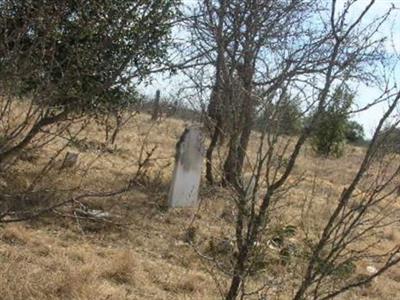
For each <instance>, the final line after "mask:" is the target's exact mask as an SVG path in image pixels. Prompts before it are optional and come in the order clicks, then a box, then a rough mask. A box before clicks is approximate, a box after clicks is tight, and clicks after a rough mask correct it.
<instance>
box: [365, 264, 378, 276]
mask: <svg viewBox="0 0 400 300" xmlns="http://www.w3.org/2000/svg"><path fill="white" fill-rule="evenodd" d="M367 272H368V273H370V274H375V273H376V272H378V270H377V269H376V268H375V267H374V266H368V267H367Z"/></svg>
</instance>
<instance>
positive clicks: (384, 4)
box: [140, 0, 400, 137]
mask: <svg viewBox="0 0 400 300" xmlns="http://www.w3.org/2000/svg"><path fill="white" fill-rule="evenodd" d="M346 1H347V0H337V8H340V7H342V6H343V3H345V2H346ZM184 2H185V3H186V4H189V3H193V2H194V1H193V0H185V1H184ZM326 2H327V5H328V6H329V7H330V5H331V1H330V0H326ZM368 3H369V0H358V2H357V3H356V5H354V8H353V10H352V11H351V12H350V16H353V17H357V16H358V15H359V14H360V13H361V11H362V9H363V8H364V7H365V6H366V5H367V4H368ZM392 5H395V7H396V8H400V0H376V3H375V4H374V6H373V7H372V8H371V10H370V11H369V12H368V14H367V16H366V18H365V22H368V21H370V20H372V19H373V18H375V17H376V16H381V15H383V14H384V13H385V12H386V11H387V10H388V9H389V8H390V7H391V6H392ZM395 23H396V24H395ZM379 34H380V35H381V36H382V37H387V38H388V41H387V44H386V47H387V51H389V52H391V53H397V54H398V55H400V10H396V11H394V12H393V13H392V15H391V18H390V20H389V21H388V22H387V24H386V25H385V26H384V27H383V28H382V30H381V32H380V33H379ZM399 68H400V66H399ZM399 68H398V69H397V70H396V73H397V78H396V79H395V81H396V82H399V84H400V81H399V80H400V69H399ZM182 80H183V77H182V75H178V76H174V77H171V78H169V77H168V75H162V74H158V75H157V76H154V78H153V80H152V82H151V84H150V85H147V86H144V85H142V86H141V87H140V91H141V92H143V93H144V94H146V95H148V96H152V95H154V93H155V90H156V89H161V93H162V95H163V96H168V95H173V94H174V93H176V92H177V90H178V89H179V88H180V85H181V82H182ZM377 95H379V89H377V88H372V87H365V86H362V87H359V89H358V91H357V98H356V99H357V100H356V101H357V102H358V103H359V104H360V105H362V104H365V103H368V102H370V101H371V100H372V99H374V98H375V97H376V96H377ZM385 107H386V105H385V104H381V105H377V106H375V107H372V108H370V109H369V110H368V111H365V112H362V113H359V114H357V115H355V116H354V119H355V120H357V121H358V122H359V123H361V124H362V125H363V127H364V130H365V133H366V135H367V137H370V136H371V133H372V132H373V129H374V128H375V126H376V124H377V122H378V120H379V119H380V116H382V114H383V111H384V109H385Z"/></svg>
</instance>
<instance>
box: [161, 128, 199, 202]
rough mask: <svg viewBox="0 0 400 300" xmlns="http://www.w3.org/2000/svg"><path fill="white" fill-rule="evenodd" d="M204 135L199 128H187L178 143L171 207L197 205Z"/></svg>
mask: <svg viewBox="0 0 400 300" xmlns="http://www.w3.org/2000/svg"><path fill="white" fill-rule="evenodd" d="M203 153H204V150H203V136H202V134H201V131H200V129H199V128H196V127H192V128H187V129H185V131H184V132H183V134H182V136H181V138H180V139H179V141H178V143H177V144H176V155H175V169H174V174H173V178H172V183H171V187H170V190H169V199H168V205H169V207H185V206H195V205H196V204H197V198H198V193H199V185H200V178H201V167H202V165H203Z"/></svg>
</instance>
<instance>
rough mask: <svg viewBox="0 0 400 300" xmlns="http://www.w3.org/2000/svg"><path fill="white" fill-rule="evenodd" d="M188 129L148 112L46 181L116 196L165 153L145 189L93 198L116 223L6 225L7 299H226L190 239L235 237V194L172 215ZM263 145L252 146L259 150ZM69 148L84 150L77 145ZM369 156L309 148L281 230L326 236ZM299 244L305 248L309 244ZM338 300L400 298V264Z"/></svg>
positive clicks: (29, 176)
mask: <svg viewBox="0 0 400 300" xmlns="http://www.w3.org/2000/svg"><path fill="white" fill-rule="evenodd" d="M184 126H185V124H184V122H183V121H181V120H175V119H168V120H164V121H163V122H160V123H157V124H153V123H151V122H150V121H149V116H147V115H143V114H141V115H140V116H138V117H136V118H134V119H133V120H132V121H131V122H130V123H129V124H128V126H126V127H125V128H124V129H123V131H122V132H121V134H120V136H119V137H118V140H117V146H118V148H117V150H115V151H109V152H107V153H101V154H100V153H99V152H98V151H96V150H93V149H88V150H85V151H80V152H81V153H80V162H79V165H78V166H77V167H75V168H72V169H65V170H61V171H60V170H59V168H55V169H54V170H52V171H50V172H49V173H48V174H46V176H44V178H43V179H41V180H40V183H39V186H41V187H43V188H46V187H47V188H57V189H71V188H73V187H75V186H78V185H79V186H81V187H82V189H84V190H87V191H96V192H99V191H111V190H117V189H120V188H121V187H123V186H124V185H126V184H127V182H128V181H129V179H130V178H132V176H133V174H135V172H136V169H137V161H138V157H139V154H140V147H141V145H143V143H144V142H146V143H145V144H146V145H147V148H146V149H147V150H150V149H151V148H152V147H153V146H157V149H156V150H155V153H154V158H156V159H155V160H154V161H151V162H150V163H148V164H146V166H145V168H147V170H148V179H147V180H144V181H143V182H141V183H142V184H137V185H136V186H135V187H134V188H133V189H132V190H130V191H129V192H126V193H122V194H118V195H115V196H112V197H104V198H91V199H86V200H84V203H85V204H86V205H87V206H89V207H91V208H96V209H103V210H105V211H107V212H110V213H111V214H112V215H113V216H115V218H114V219H113V221H112V223H107V222H105V223H104V222H94V221H87V220H81V219H79V218H78V217H77V216H75V215H74V214H71V213H70V212H71V208H70V207H65V208H62V209H60V210H58V215H57V214H49V215H44V216H43V217H41V218H39V219H37V220H30V221H25V222H20V223H10V224H2V225H0V226H1V227H0V263H1V264H0V266H1V268H0V298H1V299H21V300H22V299H220V298H221V296H220V293H219V290H218V286H217V284H216V283H215V278H214V277H213V276H212V274H215V276H217V278H218V279H219V282H220V284H221V285H223V287H226V285H227V278H225V277H223V275H222V274H221V273H215V269H212V264H211V263H210V262H208V261H207V260H205V259H203V258H201V257H200V256H199V255H198V254H197V253H196V251H195V250H194V249H193V248H192V246H191V245H190V244H189V243H187V242H186V239H187V230H188V227H189V226H191V227H192V228H194V229H192V230H193V231H194V232H195V238H194V239H195V245H196V249H198V250H199V251H201V252H202V253H206V252H207V249H208V248H209V247H210V244H211V243H214V244H215V243H218V241H219V240H223V239H224V238H226V237H231V236H232V235H234V225H233V220H232V218H233V217H232V207H233V206H232V201H231V200H230V195H229V192H228V191H226V190H223V189H222V188H209V187H207V186H206V185H205V184H204V181H203V184H202V188H201V192H200V199H201V205H200V207H199V208H198V209H195V208H192V209H175V210H167V209H165V203H166V198H167V194H168V184H169V180H170V174H171V172H172V163H173V156H174V149H175V143H176V141H177V139H178V138H179V136H180V134H181V132H182V131H183V128H184ZM149 132H150V134H148V133H149ZM83 136H87V137H88V140H90V141H92V142H93V143H96V141H97V142H100V141H102V139H103V136H104V133H103V132H102V131H101V129H100V128H98V127H96V126H95V125H92V126H89V127H88V129H87V130H86V131H85V132H83V133H82V137H83ZM60 143H61V141H60ZM255 143H256V139H253V140H252V144H251V145H250V149H254V148H255ZM58 146H59V145H57V143H56V144H51V145H48V146H46V148H45V149H44V151H43V152H41V153H40V156H39V157H38V158H37V159H36V160H35V161H31V162H30V161H26V160H21V161H19V162H18V165H17V166H16V168H14V169H13V174H12V176H11V175H10V176H8V177H7V178H3V179H2V181H1V184H2V186H3V187H5V188H8V189H14V190H15V189H17V188H18V189H20V188H24V187H27V186H29V184H30V183H31V182H32V181H33V180H34V178H35V174H37V173H38V172H39V170H40V169H41V168H42V167H43V166H44V165H45V164H46V163H47V161H48V159H49V157H51V156H52V155H53V154H54V153H55V152H56V150H57V149H58ZM67 150H69V151H74V152H77V151H79V149H77V148H76V147H72V146H71V147H69V148H67V149H65V151H67ZM65 151H64V153H65ZM363 152H364V149H362V148H357V147H353V146H347V148H346V153H345V155H344V157H342V158H340V159H325V158H318V157H315V156H314V155H313V154H312V152H311V150H310V149H309V148H305V149H304V150H303V152H302V154H301V157H300V159H299V161H298V164H297V165H296V168H295V171H294V175H293V177H294V178H293V179H290V180H293V181H294V180H295V177H296V176H302V177H304V179H303V180H302V181H301V182H300V183H299V184H298V185H297V186H296V187H295V188H293V189H292V190H290V192H288V193H287V194H285V195H284V197H285V202H284V204H285V205H284V206H282V207H279V208H277V209H276V214H277V216H279V218H277V220H275V222H276V223H278V222H281V223H282V224H285V223H286V224H288V223H289V222H290V224H293V225H296V226H297V225H298V224H300V223H301V222H309V225H312V226H313V227H314V228H316V229H318V228H320V227H321V226H322V224H323V222H324V220H326V216H327V215H328V213H329V210H330V208H331V207H332V205H331V204H332V203H330V202H329V199H335V198H334V196H335V195H338V194H340V192H341V191H342V189H343V187H344V186H345V184H346V183H348V181H349V180H350V179H351V177H352V175H353V174H354V172H355V171H356V168H357V165H358V163H359V162H360V160H361V159H362V154H363ZM62 158H63V156H62V155H61V156H59V157H57V158H56V164H61V163H62ZM160 170H161V173H158V172H160ZM311 194H313V202H312V203H313V204H312V206H311V207H310V211H309V212H311V213H312V217H310V219H309V220H302V219H301V218H300V214H299V211H300V208H301V205H302V203H303V202H304V199H306V198H307V197H308V196H309V195H311ZM38 197H39V198H40V195H39V196H38ZM39 200H40V199H39ZM47 201H55V202H57V201H58V199H50V200H49V199H48V200H47ZM397 204H398V205H397V206H400V203H397ZM31 205H32V204H31ZM396 208H399V207H396ZM397 217H398V216H397ZM194 219H195V222H194V223H193V224H192V220H194ZM114 223H124V224H123V225H121V224H120V225H116V224H114ZM311 223H312V224H311ZM395 226H396V227H393V228H391V229H386V230H384V231H382V232H381V241H380V243H379V247H381V249H386V248H389V247H390V246H393V245H394V244H396V243H397V244H398V243H400V229H399V224H398V223H397V224H396V225H395ZM295 239H297V240H298V242H299V243H300V237H295ZM271 251H272V250H271ZM272 256H273V253H271V257H272ZM370 264H371V265H373V264H374V262H373V261H371V263H370ZM367 266H368V265H357V270H356V272H358V273H360V274H362V273H365V272H366V267H367ZM213 272H214V273H213ZM275 272H280V274H282V272H283V274H285V272H287V274H286V275H285V276H282V275H281V276H280V278H284V279H285V280H283V281H281V282H278V283H277V286H276V291H277V292H276V295H277V296H276V297H275V299H290V296H291V293H292V292H293V289H291V287H292V286H293V282H292V281H291V277H292V276H291V274H290V272H289V271H287V270H285V269H284V268H283V267H282V266H272V267H271V269H270V273H269V275H268V276H271V277H274V273H275ZM275 274H276V273H275ZM257 280H259V278H255V279H254V284H256V282H257ZM224 285H225V286H224ZM257 297H258V296H257V295H254V297H253V298H251V297H250V298H249V299H258V298H257ZM338 299H365V300H372V299H374V300H378V299H379V300H381V299H382V300H390V299H393V300H395V299H400V266H398V267H396V268H394V269H391V270H390V271H388V272H387V273H385V274H384V275H383V276H382V277H379V278H378V279H377V280H375V281H374V282H373V283H372V284H371V285H369V286H367V287H362V288H357V289H354V290H353V291H351V292H349V293H347V294H345V295H343V296H340V297H338Z"/></svg>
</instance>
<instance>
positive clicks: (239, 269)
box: [225, 245, 249, 300]
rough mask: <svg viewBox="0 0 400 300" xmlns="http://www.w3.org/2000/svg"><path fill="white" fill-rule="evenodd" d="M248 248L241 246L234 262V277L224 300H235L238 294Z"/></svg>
mask: <svg viewBox="0 0 400 300" xmlns="http://www.w3.org/2000/svg"><path fill="white" fill-rule="evenodd" d="M248 254H249V248H248V247H247V245H243V247H241V248H240V252H239V255H238V259H237V261H236V265H235V270H234V275H233V277H232V280H231V284H230V287H229V290H228V293H227V294H226V297H225V299H226V300H235V299H236V298H237V296H238V294H239V289H240V285H241V284H242V282H243V275H244V273H245V265H246V261H247V259H248Z"/></svg>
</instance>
